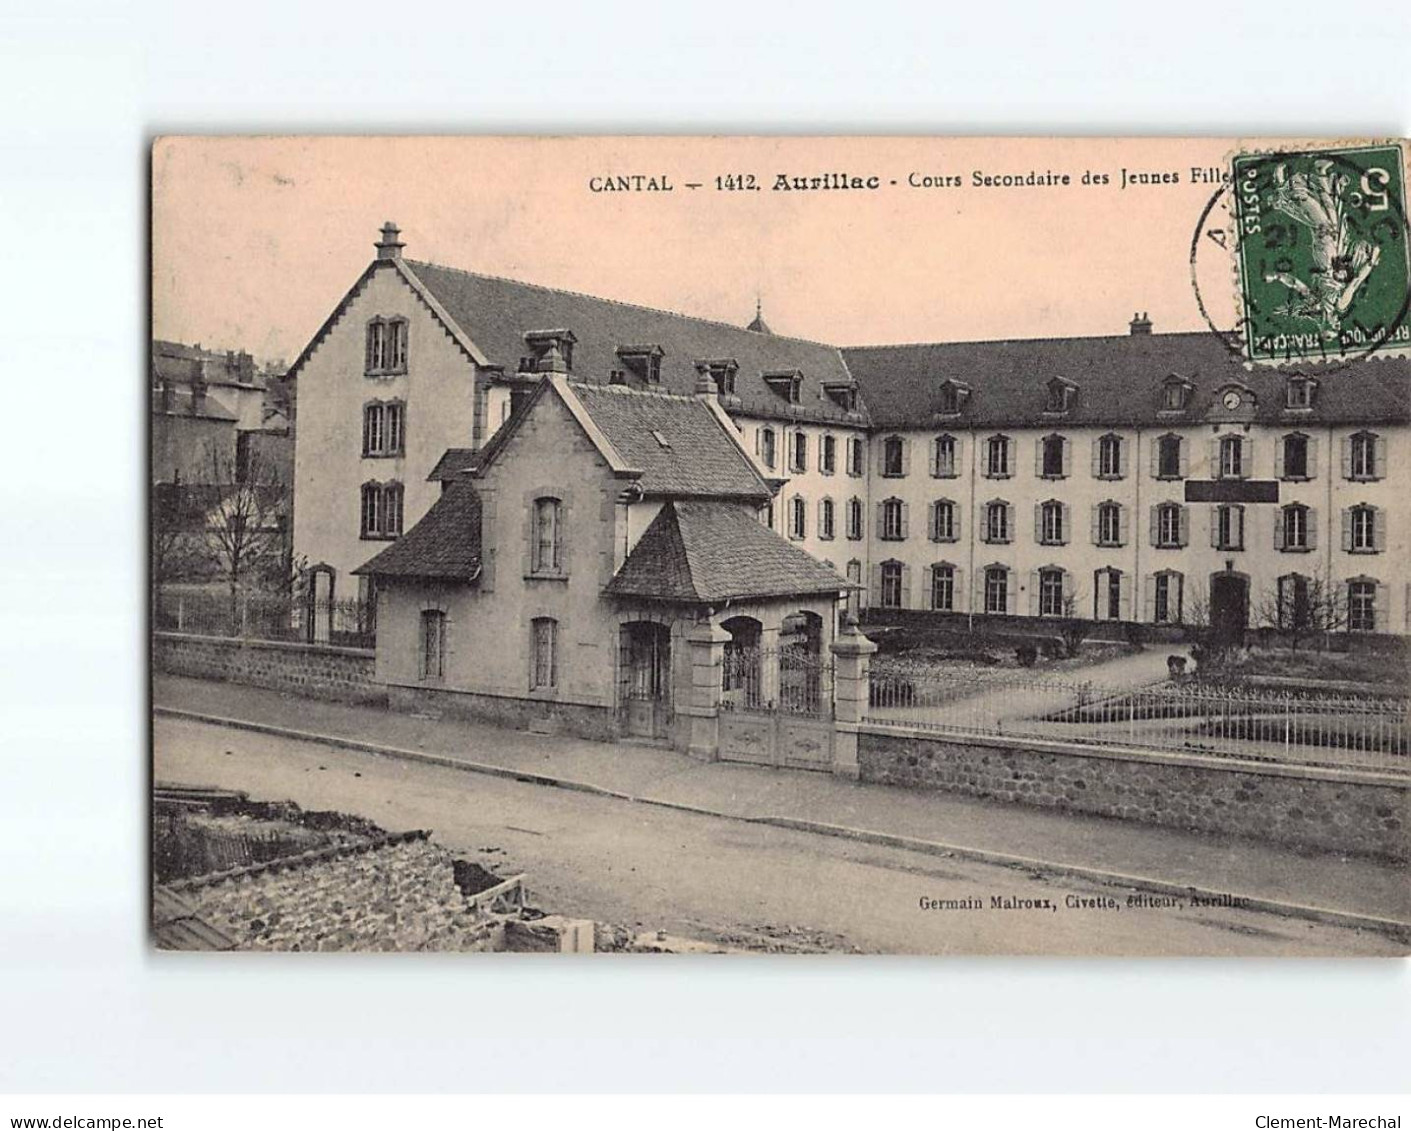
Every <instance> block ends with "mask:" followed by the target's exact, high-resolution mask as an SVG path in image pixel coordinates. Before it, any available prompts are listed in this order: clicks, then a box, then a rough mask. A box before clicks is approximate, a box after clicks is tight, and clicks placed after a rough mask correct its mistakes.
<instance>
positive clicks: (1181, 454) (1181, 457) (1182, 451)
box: [1176, 436, 1191, 479]
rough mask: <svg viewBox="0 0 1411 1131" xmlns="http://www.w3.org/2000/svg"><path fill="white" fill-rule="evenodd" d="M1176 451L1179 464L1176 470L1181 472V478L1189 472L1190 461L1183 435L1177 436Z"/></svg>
mask: <svg viewBox="0 0 1411 1131" xmlns="http://www.w3.org/2000/svg"><path fill="white" fill-rule="evenodd" d="M1176 452H1177V462H1178V464H1179V468H1178V470H1179V471H1180V473H1181V478H1182V479H1185V478H1186V477H1187V476H1188V475H1190V473H1191V462H1190V452H1189V446H1188V445H1187V444H1186V438H1185V437H1184V436H1181V437H1178V438H1177V440H1176Z"/></svg>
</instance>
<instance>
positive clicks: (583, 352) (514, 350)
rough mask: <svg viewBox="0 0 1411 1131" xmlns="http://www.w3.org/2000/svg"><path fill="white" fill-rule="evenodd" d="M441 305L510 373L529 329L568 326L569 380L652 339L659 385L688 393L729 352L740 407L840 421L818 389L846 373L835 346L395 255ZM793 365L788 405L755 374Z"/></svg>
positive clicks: (598, 378)
mask: <svg viewBox="0 0 1411 1131" xmlns="http://www.w3.org/2000/svg"><path fill="white" fill-rule="evenodd" d="M401 262H402V264H403V266H405V267H407V268H410V269H411V271H412V273H413V274H414V275H415V276H416V278H418V279H419V280H420V281H421V283H422V285H423V286H425V287H426V289H427V290H428V291H429V292H430V293H431V294H432V295H433V296H434V297H435V299H436V301H437V302H439V303H440V304H441V306H442V307H444V308H445V310H446V312H447V313H448V314H449V315H450V316H451V317H452V318H453V319H454V320H455V321H456V323H457V324H458V325H459V326H460V328H461V329H462V330H463V331H464V332H465V333H466V335H467V336H468V337H469V338H470V339H471V340H472V341H473V342H474V343H475V345H476V346H477V347H479V349H480V350H481V351H483V352H484V353H485V355H486V356H487V357H488V358H489V359H490V361H491V362H492V363H494V364H497V365H502V366H504V368H505V370H506V372H507V373H514V372H515V371H516V370H517V369H518V367H519V359H520V358H521V357H523V356H525V355H526V354H528V352H529V350H528V348H527V347H526V346H525V343H524V338H523V335H524V333H525V332H526V331H529V330H539V329H544V328H545V327H550V326H553V327H563V328H566V329H569V330H572V331H573V334H574V336H575V337H576V339H577V343H576V345H575V346H574V348H573V372H572V376H573V378H574V379H575V380H578V381H590V382H600V383H603V384H606V383H607V382H608V380H609V378H610V374H611V372H612V371H613V370H615V369H616V370H623V369H625V366H624V365H623V362H622V360H621V359H620V358H619V357H618V356H617V349H618V347H619V346H627V345H634V344H644V345H656V346H660V347H661V349H662V350H663V351H664V352H663V356H662V360H661V386H662V388H663V389H665V390H667V391H669V392H673V393H683V394H685V393H690V392H692V391H693V390H694V389H695V385H696V376H697V375H696V369H695V362H696V361H698V360H704V359H708V358H733V359H734V360H735V361H736V362H737V363H738V365H739V369H738V371H737V373H736V377H735V389H736V395H737V396H738V397H739V399H740V408H741V409H742V410H744V411H748V412H752V413H754V414H756V415H766V416H778V417H780V418H783V419H800V420H804V419H814V420H839V421H841V420H843V419H845V417H846V414H845V413H844V411H843V409H842V408H840V407H839V405H838V404H837V403H836V402H835V401H834V400H833V399H832V398H831V397H829V396H828V395H827V394H826V393H825V392H824V391H823V386H824V385H825V384H830V385H847V384H851V382H852V378H851V376H850V375H849V373H848V369H847V366H846V365H845V364H844V363H843V358H842V355H841V353H840V352H839V350H838V348H837V347H836V346H829V345H823V344H821V343H819V342H809V341H804V340H802V339H799V338H788V337H782V336H780V335H778V334H772V333H759V332H755V331H751V330H749V329H747V328H745V327H744V326H735V325H731V324H730V323H727V322H714V321H711V320H709V319H705V318H692V317H690V316H689V315H685V314H676V313H673V312H671V311H665V310H655V309H652V308H651V307H645V306H634V305H632V304H630V303H625V302H617V301H615V300H612V299H605V298H596V297H594V296H592V295H585V294H579V293H577V292H575V291H563V290H554V289H552V288H550V287H541V286H536V285H535V284H532V283H521V282H518V281H515V280H513V279H501V278H497V277H495V276H492V275H479V274H475V273H474V272H470V271H462V270H458V269H456V268H452V267H443V266H439V265H437V264H434V263H422V262H417V261H414V260H402V261H401ZM793 370H799V371H800V372H801V373H802V374H803V384H802V388H801V392H800V401H799V403H798V404H789V403H788V402H786V401H785V400H784V399H783V398H782V397H780V396H779V395H778V394H776V393H774V392H773V391H772V390H771V389H770V388H769V386H768V385H766V384H765V382H764V380H763V376H762V374H764V373H765V372H776V371H793Z"/></svg>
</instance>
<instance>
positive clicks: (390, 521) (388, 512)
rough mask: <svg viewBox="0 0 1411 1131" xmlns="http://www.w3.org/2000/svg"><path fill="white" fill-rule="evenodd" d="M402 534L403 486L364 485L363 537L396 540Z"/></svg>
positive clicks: (384, 484)
mask: <svg viewBox="0 0 1411 1131" xmlns="http://www.w3.org/2000/svg"><path fill="white" fill-rule="evenodd" d="M401 533H402V485H401V484H400V483H364V484H363V488H362V536H363V537H364V538H369V539H376V538H396V537H398V536H400V535H401Z"/></svg>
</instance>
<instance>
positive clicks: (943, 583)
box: [931, 563, 955, 613]
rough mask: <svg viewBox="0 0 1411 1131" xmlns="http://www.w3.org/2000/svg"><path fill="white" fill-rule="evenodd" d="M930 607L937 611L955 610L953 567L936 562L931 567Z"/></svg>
mask: <svg viewBox="0 0 1411 1131" xmlns="http://www.w3.org/2000/svg"><path fill="white" fill-rule="evenodd" d="M931 608H933V609H935V610H937V611H938V612H945V613H948V612H953V611H954V610H955V567H954V566H951V565H946V564H944V563H938V564H936V565H933V566H932V567H931Z"/></svg>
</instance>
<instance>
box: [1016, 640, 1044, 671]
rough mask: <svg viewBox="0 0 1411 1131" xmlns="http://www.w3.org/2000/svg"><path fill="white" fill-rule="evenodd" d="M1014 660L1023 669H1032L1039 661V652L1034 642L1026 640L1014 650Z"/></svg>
mask: <svg viewBox="0 0 1411 1131" xmlns="http://www.w3.org/2000/svg"><path fill="white" fill-rule="evenodd" d="M1014 658H1015V659H1016V660H1018V661H1019V666H1020V667H1021V668H1032V667H1033V666H1034V664H1035V663H1037V662H1038V659H1039V650H1038V648H1037V647H1036V646H1035V645H1034V643H1033V642H1032V641H1029V640H1026V641H1024V643H1023V644H1021V645H1019V647H1017V648H1015V649H1014Z"/></svg>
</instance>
